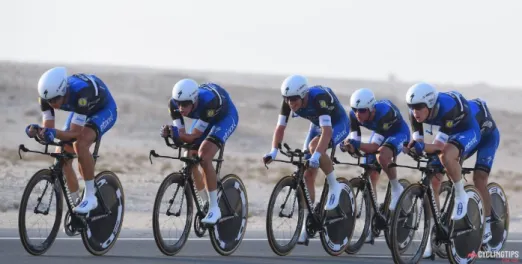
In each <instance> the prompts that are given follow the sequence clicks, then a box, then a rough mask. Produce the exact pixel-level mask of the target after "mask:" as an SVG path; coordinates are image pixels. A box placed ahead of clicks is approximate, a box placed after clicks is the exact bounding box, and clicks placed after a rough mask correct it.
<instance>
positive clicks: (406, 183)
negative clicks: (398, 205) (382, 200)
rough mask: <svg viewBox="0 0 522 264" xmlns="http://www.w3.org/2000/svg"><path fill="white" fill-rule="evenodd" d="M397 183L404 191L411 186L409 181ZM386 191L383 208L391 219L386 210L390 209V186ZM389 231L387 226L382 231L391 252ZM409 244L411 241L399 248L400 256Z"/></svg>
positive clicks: (389, 213) (401, 180)
mask: <svg viewBox="0 0 522 264" xmlns="http://www.w3.org/2000/svg"><path fill="white" fill-rule="evenodd" d="M399 183H400V184H401V185H402V187H403V188H404V190H406V188H407V187H408V186H409V185H410V184H411V183H410V181H408V180H406V179H399ZM388 189H389V191H388V192H386V194H387V195H388V197H386V204H385V208H386V212H388V216H389V218H391V217H392V212H391V211H390V210H389V209H388V208H389V207H390V203H391V185H390V184H388ZM389 230H390V228H389V226H388V229H387V230H384V240H385V241H386V245H387V246H388V248H389V249H390V250H391V242H390V231H389ZM410 244H411V240H410V241H409V242H408V243H407V244H406V245H404V246H402V247H401V248H400V253H401V254H402V253H404V251H406V250H407V249H408V247H409V246H410Z"/></svg>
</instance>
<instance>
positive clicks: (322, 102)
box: [319, 100, 328, 108]
mask: <svg viewBox="0 0 522 264" xmlns="http://www.w3.org/2000/svg"><path fill="white" fill-rule="evenodd" d="M319 105H320V106H321V107H322V108H327V107H328V105H327V104H326V102H325V101H324V100H320V101H319Z"/></svg>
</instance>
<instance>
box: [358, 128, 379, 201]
mask: <svg viewBox="0 0 522 264" xmlns="http://www.w3.org/2000/svg"><path fill="white" fill-rule="evenodd" d="M374 137H375V132H374V131H372V134H371V135H370V138H369V140H368V143H372V141H373V140H374ZM361 163H363V164H376V163H377V157H376V156H375V154H371V155H367V156H366V157H363V158H361ZM380 174H381V169H380V168H379V169H378V170H371V171H370V180H371V183H372V188H373V190H374V194H375V198H377V199H378V197H377V192H376V191H375V190H377V183H378V182H379V176H380Z"/></svg>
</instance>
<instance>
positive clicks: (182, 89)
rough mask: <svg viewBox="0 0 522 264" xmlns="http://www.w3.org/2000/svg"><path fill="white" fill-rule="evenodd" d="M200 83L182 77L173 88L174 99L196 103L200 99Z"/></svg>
mask: <svg viewBox="0 0 522 264" xmlns="http://www.w3.org/2000/svg"><path fill="white" fill-rule="evenodd" d="M198 93H199V84H198V83H197V82H196V81H194V80H192V79H182V80H180V81H178V82H177V83H176V84H174V87H173V88H172V99H174V100H175V101H179V102H182V101H192V103H193V104H194V103H196V101H197V100H198Z"/></svg>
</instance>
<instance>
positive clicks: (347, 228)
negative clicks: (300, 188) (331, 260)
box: [319, 177, 356, 256]
mask: <svg viewBox="0 0 522 264" xmlns="http://www.w3.org/2000/svg"><path fill="white" fill-rule="evenodd" d="M337 182H339V184H342V185H343V189H342V191H341V197H339V205H338V206H337V208H335V209H334V210H331V211H324V205H325V203H326V199H323V200H322V201H321V203H320V206H321V208H320V209H319V214H320V215H321V216H323V217H324V220H323V223H324V231H323V232H321V233H320V238H321V244H322V245H323V248H324V250H325V251H326V253H328V254H329V255H331V256H339V255H340V254H342V253H343V252H344V251H345V250H346V247H347V246H348V245H349V242H350V240H351V239H352V234H353V229H354V226H355V212H356V210H355V200H354V194H353V191H352V187H351V186H350V182H348V180H347V179H345V178H342V177H338V178H337ZM324 188H328V187H327V186H326V185H325V187H324Z"/></svg>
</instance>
